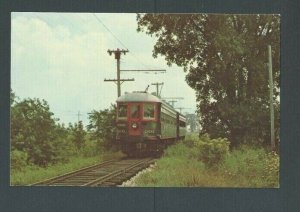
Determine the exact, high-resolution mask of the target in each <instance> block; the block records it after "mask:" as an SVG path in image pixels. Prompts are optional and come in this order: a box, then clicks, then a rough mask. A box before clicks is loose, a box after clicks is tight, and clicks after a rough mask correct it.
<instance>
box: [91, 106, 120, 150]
mask: <svg viewBox="0 0 300 212" xmlns="http://www.w3.org/2000/svg"><path fill="white" fill-rule="evenodd" d="M115 117H116V106H115V105H112V106H111V107H110V108H109V109H105V110H100V111H96V110H93V111H92V112H91V113H90V114H89V120H90V121H89V125H88V126H87V129H88V130H89V131H90V133H91V137H92V139H94V140H96V141H97V142H98V143H99V144H100V145H104V147H105V148H111V147H112V145H113V141H114V139H115V132H116V126H115Z"/></svg>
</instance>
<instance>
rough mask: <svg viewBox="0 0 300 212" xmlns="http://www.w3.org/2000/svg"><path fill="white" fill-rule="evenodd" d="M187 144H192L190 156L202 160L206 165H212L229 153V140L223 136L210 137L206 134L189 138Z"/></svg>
mask: <svg viewBox="0 0 300 212" xmlns="http://www.w3.org/2000/svg"><path fill="white" fill-rule="evenodd" d="M187 144H188V145H192V146H194V149H193V150H192V151H191V154H192V155H191V156H192V157H195V158H197V159H198V160H200V161H202V162H204V163H205V164H206V165H208V166H213V165H215V164H218V163H219V162H221V161H223V159H224V158H225V156H226V155H227V154H228V153H229V144H230V142H229V141H228V140H227V139H225V138H218V139H210V138H209V136H208V135H207V134H205V135H203V136H201V137H199V138H197V139H196V138H195V137H193V138H190V139H189V140H188V142H187Z"/></svg>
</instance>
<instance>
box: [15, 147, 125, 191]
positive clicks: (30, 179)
mask: <svg viewBox="0 0 300 212" xmlns="http://www.w3.org/2000/svg"><path fill="white" fill-rule="evenodd" d="M122 156H123V155H122V154H120V152H118V153H106V154H103V155H101V156H96V157H82V156H78V157H73V158H71V159H70V160H69V162H68V163H58V164H55V165H52V166H49V167H46V168H41V167H38V166H26V167H23V168H22V169H21V170H14V169H12V170H11V182H10V183H11V185H28V184H32V183H34V182H38V181H41V180H45V179H48V178H51V177H55V176H58V175H61V174H65V173H67V172H70V171H74V170H77V169H80V168H83V167H86V166H90V165H94V164H96V163H99V162H101V161H104V160H108V159H113V158H116V159H117V158H120V157H122Z"/></svg>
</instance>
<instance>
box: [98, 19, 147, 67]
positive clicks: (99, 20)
mask: <svg viewBox="0 0 300 212" xmlns="http://www.w3.org/2000/svg"><path fill="white" fill-rule="evenodd" d="M93 15H94V17H95V18H96V20H97V21H98V22H99V23H100V24H102V26H103V27H104V28H105V29H106V30H107V31H108V32H109V33H110V34H111V35H112V36H113V37H114V38H115V39H116V40H117V41H118V42H119V43H120V44H121V45H122V46H123V47H124V48H125V49H129V48H128V47H127V46H126V45H125V44H124V43H123V42H122V41H121V40H120V39H119V38H118V37H117V36H116V35H115V34H114V33H113V32H112V31H111V30H110V29H109V28H108V27H107V26H106V25H105V24H104V23H103V22H102V21H101V19H100V18H99V17H97V16H96V15H95V13H93ZM129 53H130V54H131V55H132V56H133V57H134V59H136V60H137V61H138V62H139V63H140V64H142V65H143V66H145V67H147V68H149V66H148V65H146V64H144V63H143V62H142V61H141V60H140V59H139V58H138V57H137V56H135V54H133V53H132V52H129Z"/></svg>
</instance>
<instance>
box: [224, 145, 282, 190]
mask: <svg viewBox="0 0 300 212" xmlns="http://www.w3.org/2000/svg"><path fill="white" fill-rule="evenodd" d="M219 169H220V171H221V172H222V173H223V175H224V176H225V177H226V178H227V179H228V182H229V184H231V185H232V186H233V187H235V186H239V187H278V186H279V184H278V183H279V156H278V155H277V154H276V153H266V152H265V150H264V149H263V148H253V147H248V148H246V147H244V148H240V149H237V150H233V151H232V152H231V153H230V154H228V155H227V157H225V159H224V163H223V164H220V166H219Z"/></svg>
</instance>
